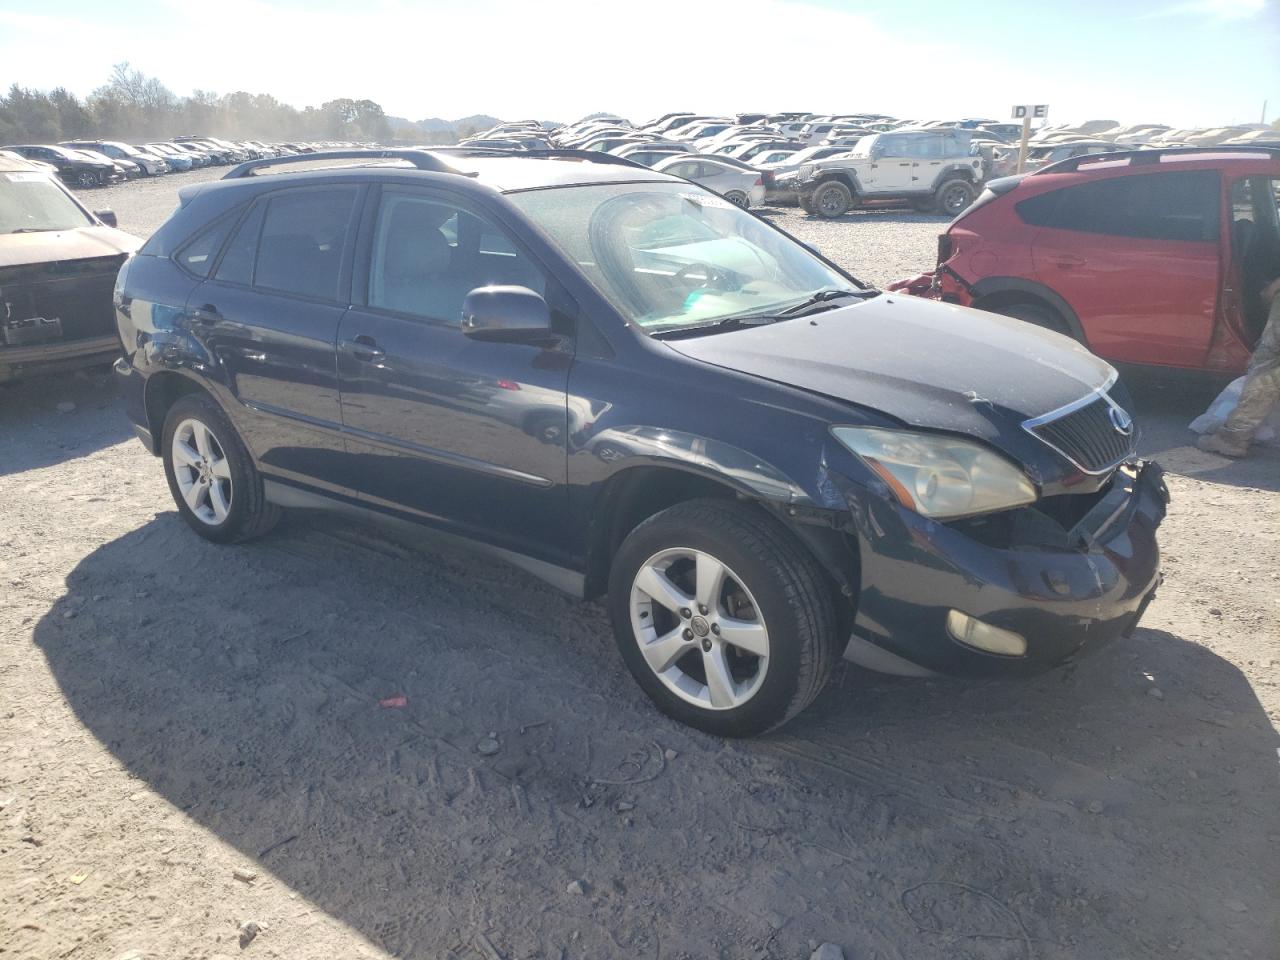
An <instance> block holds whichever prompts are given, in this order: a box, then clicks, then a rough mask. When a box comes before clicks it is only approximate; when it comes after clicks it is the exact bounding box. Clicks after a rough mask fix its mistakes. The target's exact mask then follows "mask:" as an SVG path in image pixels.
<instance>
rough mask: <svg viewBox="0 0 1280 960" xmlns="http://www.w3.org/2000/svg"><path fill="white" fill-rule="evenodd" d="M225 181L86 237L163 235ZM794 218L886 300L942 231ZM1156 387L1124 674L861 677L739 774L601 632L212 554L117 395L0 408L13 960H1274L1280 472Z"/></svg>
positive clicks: (122, 198) (3, 774) (295, 540)
mask: <svg viewBox="0 0 1280 960" xmlns="http://www.w3.org/2000/svg"><path fill="white" fill-rule="evenodd" d="M198 177H199V175H198V174H194V175H193V174H187V175H178V176H172V177H169V178H167V179H163V180H159V181H153V182H147V181H144V182H140V183H132V184H127V185H122V186H119V187H113V188H108V189H105V190H99V191H94V192H93V193H92V194H89V195H88V199H89V200H90V202H91V203H92V205H93V206H95V207H99V208H100V207H103V206H113V207H115V209H116V210H117V212H118V213H119V215H120V221H121V226H122V227H124V228H125V229H130V230H133V231H134V232H137V233H142V234H145V233H146V232H147V231H148V230H150V229H152V228H154V226H155V225H156V224H157V223H158V222H160V221H161V220H162V219H163V218H164V216H165V215H166V214H167V213H168V211H169V210H170V209H171V208H172V207H173V205H174V197H173V190H174V186H175V184H177V183H179V182H181V181H183V180H184V179H185V180H188V181H190V180H193V179H197V178H198ZM778 218H779V222H780V223H782V224H783V225H784V226H786V228H787V229H789V230H792V231H793V232H794V233H796V235H797V236H800V237H802V238H803V239H805V240H806V241H808V242H816V243H817V244H818V245H819V246H820V247H821V248H822V249H823V250H824V251H825V252H826V253H827V254H828V255H829V256H832V257H833V258H834V259H838V260H840V261H841V262H842V263H845V264H846V265H848V266H850V267H851V268H852V269H854V270H855V272H857V273H859V274H860V275H862V276H864V277H866V278H867V279H869V280H873V281H876V282H884V281H886V280H889V279H893V278H894V277H896V276H900V275H903V274H906V273H908V272H911V271H914V270H916V269H918V268H920V267H922V266H926V265H927V264H928V263H929V261H930V259H931V257H932V251H933V237H934V235H935V234H936V232H937V231H938V229H939V226H938V221H937V220H936V219H934V218H928V217H922V216H917V215H914V214H896V213H873V214H862V215H853V216H850V217H847V218H845V219H844V220H842V221H840V222H839V223H825V222H824V223H816V222H813V221H810V220H808V219H807V218H805V217H803V216H798V215H796V214H794V213H792V212H789V211H783V212H781V213H779V214H778ZM1134 387H1135V390H1136V392H1137V398H1138V406H1139V419H1140V422H1141V423H1142V425H1143V427H1144V429H1145V431H1146V432H1145V437H1146V440H1145V446H1146V448H1147V451H1148V452H1149V453H1152V454H1155V455H1157V456H1158V457H1159V458H1160V459H1161V460H1162V462H1164V463H1165V464H1166V466H1167V467H1168V468H1169V469H1170V471H1171V474H1170V486H1171V488H1172V491H1173V495H1174V498H1175V499H1174V503H1173V505H1172V507H1171V511H1170V515H1169V518H1168V520H1167V522H1166V525H1165V527H1164V529H1163V531H1162V533H1163V538H1162V539H1163V544H1164V547H1165V554H1166V563H1167V581H1166V584H1165V587H1164V589H1163V590H1162V591H1161V594H1160V596H1159V598H1158V599H1157V600H1156V602H1155V603H1154V604H1153V605H1152V607H1151V608H1150V610H1149V612H1148V614H1147V617H1146V619H1145V621H1144V623H1143V626H1142V627H1141V628H1140V629H1139V630H1138V631H1137V632H1136V633H1135V635H1134V636H1133V637H1131V638H1130V639H1128V640H1124V641H1122V642H1119V643H1117V644H1115V645H1114V646H1112V647H1110V648H1108V649H1106V650H1103V651H1101V652H1099V653H1098V654H1097V655H1095V656H1093V657H1091V658H1088V659H1086V660H1084V661H1083V662H1080V663H1079V664H1077V665H1074V666H1071V667H1069V668H1066V669H1063V670H1059V671H1057V672H1055V673H1052V674H1050V675H1047V676H1044V677H1041V678H1038V679H1035V680H1030V681H1019V682H996V681H989V682H980V683H974V682H967V683H961V682H951V681H929V682H924V681H907V680H896V679H889V678H883V677H876V676H871V675H868V674H865V673H863V672H860V671H858V670H856V669H854V668H852V667H842V668H841V669H840V671H839V672H838V674H837V676H836V678H835V681H834V682H833V684H832V685H831V687H830V689H828V690H827V691H826V692H825V693H824V694H823V695H822V696H821V697H820V698H819V700H818V701H817V702H816V703H815V705H814V707H813V708H811V709H810V710H809V711H808V712H806V713H805V714H803V715H802V716H801V717H800V718H798V719H797V721H795V722H793V723H792V724H791V725H789V726H788V727H786V728H785V729H784V730H783V731H781V732H780V733H777V734H775V735H772V736H770V737H766V738H763V739H760V740H757V741H752V742H726V741H723V740H719V739H716V738H713V737H709V736H705V735H702V734H698V733H695V732H692V731H690V730H687V729H684V728H681V727H679V726H676V725H674V724H672V723H670V722H668V721H667V720H665V719H664V718H663V717H661V716H660V715H659V714H657V713H656V712H655V711H654V710H653V709H652V708H651V707H650V706H649V704H648V702H647V701H646V700H645V699H644V698H643V696H642V695H641V694H640V692H639V691H638V689H637V688H636V687H635V685H634V684H633V683H632V681H631V680H630V678H629V676H628V675H627V673H626V671H625V669H624V668H623V666H622V664H621V662H620V661H619V658H618V657H617V654H616V652H615V650H614V648H613V646H612V641H611V639H610V637H609V629H608V624H607V619H606V617H605V615H604V613H603V611H602V610H601V609H600V608H599V607H597V606H592V605H581V604H577V603H575V602H572V601H570V600H568V599H565V598H563V597H561V596H559V595H557V594H555V593H554V592H552V591H550V590H549V589H548V588H546V587H544V586H543V585H541V584H540V583H537V582H535V581H533V580H532V579H530V578H528V577H526V576H525V575H524V574H522V573H520V572H517V571H514V570H512V569H509V568H507V567H505V566H501V565H499V564H495V563H494V562H492V561H489V560H485V559H478V558H476V557H474V556H472V555H469V554H464V553H455V552H452V551H440V550H427V549H423V548H422V547H420V546H417V545H413V544H407V543H403V542H400V541H397V540H391V539H387V538H385V537H383V536H382V535H379V534H373V533H371V532H369V531H366V530H361V529H359V528H356V527H352V526H350V525H348V524H346V523H343V522H340V521H337V520H333V519H323V518H312V517H307V516H302V515H295V516H291V517H289V518H288V519H287V520H286V521H285V523H284V524H282V526H281V527H280V528H279V529H278V531H277V532H276V533H274V534H273V535H272V536H270V537H268V538H266V539H264V540H262V541H259V542H257V543H254V544H251V545H247V546H241V547H230V548H225V547H216V546H213V545H211V544H208V543H206V542H204V541H202V540H200V539H198V538H197V537H195V536H194V535H193V534H192V533H191V532H190V531H189V530H188V529H187V528H186V527H185V525H184V524H183V523H182V521H181V520H180V519H179V518H178V516H177V514H176V512H175V511H174V509H173V506H172V503H171V501H170V499H169V494H168V491H167V489H166V487H165V484H164V480H163V475H162V472H161V469H160V465H159V462H158V461H156V460H154V459H153V458H151V457H150V456H148V455H147V454H146V453H145V451H143V449H142V448H141V446H140V445H139V444H138V443H137V442H136V441H135V440H133V439H132V437H131V435H130V433H129V430H128V427H127V425H126V423H125V421H124V417H123V413H122V411H121V410H120V405H119V403H118V401H117V400H116V399H115V397H114V394H113V391H112V389H111V387H110V384H109V383H108V382H107V381H106V378H105V377H104V376H100V375H96V374H91V375H84V376H77V377H67V378H60V379H58V380H37V381H32V382H29V383H25V384H20V385H16V386H13V387H9V388H7V389H4V390H3V391H0V503H2V504H4V508H3V510H2V511H0V957H14V958H17V957H22V958H28V957H32V958H68V957H69V958H72V960H80V958H95V960H96V958H123V957H126V956H128V957H130V958H143V957H145V958H155V960H160V958H165V960H168V958H178V957H181V958H206V957H223V958H226V957H232V956H236V955H239V954H241V953H242V952H244V953H245V955H258V956H263V957H279V958H289V960H297V958H312V957H314V958H332V957H375V958H376V957H412V958H424V960H425V958H441V960H444V958H451V960H493V958H494V957H502V958H506V960H516V958H523V960H529V958H549V960H557V958H566V960H568V958H590V960H599V958H612V957H620V958H621V957H628V958H629V957H640V958H666V960H675V958H691V960H695V958H696V960H702V958H723V960H739V958H804V957H807V956H808V955H809V952H810V950H811V949H812V947H813V944H815V943H816V942H819V941H831V942H834V943H838V944H841V945H842V946H843V947H844V948H845V951H846V955H847V956H848V957H850V958H856V960H872V958H882V960H890V958H893V960H919V958H934V957H937V958H965V960H1013V958H1036V960H1081V958H1099V960H1104V958H1105V960H1115V958H1120V957H1125V958H1153V960H1154V958H1159V960H1167V958H1169V957H1171V956H1183V957H1193V958H1197V960H1199V958H1216V957H1221V958H1230V960H1237V958H1256V960H1275V958H1276V957H1277V952H1276V944H1277V943H1278V942H1280V911H1278V909H1277V897H1276V891H1277V890H1280V802H1278V801H1280V795H1278V791H1277V787H1278V786H1280V784H1278V783H1277V780H1278V773H1280V770H1278V768H1277V763H1276V758H1277V746H1278V745H1280V737H1277V724H1278V723H1280V691H1278V690H1277V687H1276V679H1277V669H1276V668H1277V666H1278V665H1280V572H1278V571H1280V456H1277V455H1276V453H1275V452H1262V453H1261V454H1260V455H1259V456H1258V457H1255V458H1253V459H1251V460H1249V461H1245V462H1242V463H1230V462H1228V461H1225V460H1222V459H1221V458H1217V457H1213V456H1210V455H1206V454H1201V453H1200V452H1199V451H1197V450H1195V448H1194V447H1193V446H1191V445H1190V443H1189V440H1190V436H1189V435H1188V434H1187V433H1186V432H1185V430H1184V429H1183V425H1184V424H1185V423H1186V422H1187V420H1189V419H1190V417H1191V416H1193V415H1194V414H1195V413H1197V412H1199V410H1200V409H1202V408H1203V405H1204V402H1205V401H1206V400H1207V398H1208V395H1207V394H1206V392H1205V391H1204V390H1203V389H1197V388H1192V387H1190V386H1188V385H1187V384H1186V383H1185V382H1182V381H1167V380H1160V379H1156V378H1140V379H1138V380H1137V381H1136V382H1135V384H1134ZM60 402H62V403H66V402H70V403H73V404H74V405H75V407H74V410H72V411H71V412H68V413H59V412H57V405H58V404H59V403H60ZM399 696H403V697H404V698H405V705H404V706H381V705H380V701H382V700H385V699H386V698H391V697H399ZM391 702H393V703H394V702H398V701H391ZM491 737H492V739H493V740H495V741H496V744H497V750H496V752H488V751H491V749H492V748H491V745H489V744H486V745H485V751H486V752H481V751H480V750H479V749H477V748H478V747H479V746H480V744H481V742H482V741H487V740H489V739H490V738H491ZM575 884H576V885H575ZM248 921H252V922H255V923H257V924H258V925H259V928H260V931H259V932H258V933H257V935H256V938H254V939H252V940H251V941H246V940H244V939H243V938H242V936H241V932H240V931H241V925H242V924H244V923H246V922H248ZM245 931H246V933H248V932H249V929H248V928H245ZM130 951H136V953H130Z"/></svg>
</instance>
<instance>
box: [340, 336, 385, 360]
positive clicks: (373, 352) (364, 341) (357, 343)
mask: <svg viewBox="0 0 1280 960" xmlns="http://www.w3.org/2000/svg"><path fill="white" fill-rule="evenodd" d="M342 346H343V349H345V350H346V351H347V352H348V353H349V354H351V356H353V357H355V358H356V359H357V360H363V361H364V362H365V363H377V362H378V361H379V360H381V359H382V358H383V357H385V356H386V355H387V352H386V351H385V350H383V349H382V348H381V347H379V346H378V341H377V340H375V339H373V337H371V336H369V335H367V334H364V333H362V334H360V335H359V336H357V337H352V338H351V339H350V340H344V341H343V343H342Z"/></svg>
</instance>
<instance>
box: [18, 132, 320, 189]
mask: <svg viewBox="0 0 1280 960" xmlns="http://www.w3.org/2000/svg"><path fill="white" fill-rule="evenodd" d="M316 149H317V147H316V145H313V144H306V143H273V144H267V143H263V142H262V141H260V140H240V141H234V140H224V139H222V138H221V137H197V136H185V137H174V138H173V139H172V140H161V141H153V142H149V143H136V144H135V143H125V142H124V141H122V140H67V141H64V142H62V143H56V144H55V143H21V144H10V145H8V146H4V147H0V154H5V153H7V154H8V155H9V157H10V159H13V158H21V159H23V160H26V161H28V162H30V163H34V164H37V165H41V166H42V167H43V168H44V169H46V170H48V171H49V172H52V173H56V174H57V175H58V176H59V177H60V178H61V179H62V181H63V182H64V183H67V184H70V185H72V186H76V187H102V186H106V185H107V184H111V183H120V182H122V181H124V180H133V179H136V178H138V177H158V176H160V175H161V174H165V173H180V172H183V171H186V170H192V169H195V168H198V167H208V166H219V165H224V164H229V163H240V162H243V161H245V160H258V159H261V158H263V157H279V156H293V155H295V154H302V153H313V152H315V150H316Z"/></svg>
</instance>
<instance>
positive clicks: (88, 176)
mask: <svg viewBox="0 0 1280 960" xmlns="http://www.w3.org/2000/svg"><path fill="white" fill-rule="evenodd" d="M76 179H78V180H79V181H80V186H82V187H96V186H97V185H98V175H97V174H96V173H94V172H93V171H92V170H81V171H80V175H79V176H78V177H77V178H76Z"/></svg>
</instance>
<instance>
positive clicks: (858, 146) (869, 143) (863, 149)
mask: <svg viewBox="0 0 1280 960" xmlns="http://www.w3.org/2000/svg"><path fill="white" fill-rule="evenodd" d="M879 139H880V134H878V133H871V134H868V135H867V136H865V137H863V138H862V139H861V140H859V141H858V142H857V143H855V144H854V145H853V149H852V150H850V151H849V155H850V156H854V157H869V156H871V148H872V147H873V146H874V145H875V142H876V141H877V140H879Z"/></svg>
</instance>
